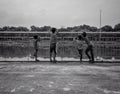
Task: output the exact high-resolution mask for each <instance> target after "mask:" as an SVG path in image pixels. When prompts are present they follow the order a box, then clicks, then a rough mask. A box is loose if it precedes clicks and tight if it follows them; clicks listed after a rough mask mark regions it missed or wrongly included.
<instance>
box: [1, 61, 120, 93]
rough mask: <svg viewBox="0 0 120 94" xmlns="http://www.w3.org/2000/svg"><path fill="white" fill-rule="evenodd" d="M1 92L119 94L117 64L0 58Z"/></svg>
mask: <svg viewBox="0 0 120 94" xmlns="http://www.w3.org/2000/svg"><path fill="white" fill-rule="evenodd" d="M0 94H120V64H110V63H104V64H88V63H84V64H79V63H78V62H72V63H67V64H66V63H64V62H62V64H61V63H58V64H51V63H49V62H48V63H45V64H44V63H40V62H38V63H35V62H32V63H26V62H24V63H17V62H14V63H12V62H7V63H6V62H0Z"/></svg>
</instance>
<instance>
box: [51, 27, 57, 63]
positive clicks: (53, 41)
mask: <svg viewBox="0 0 120 94" xmlns="http://www.w3.org/2000/svg"><path fill="white" fill-rule="evenodd" d="M51 31H52V34H51V38H50V61H51V62H52V55H53V62H54V63H56V44H57V32H56V28H52V29H51Z"/></svg>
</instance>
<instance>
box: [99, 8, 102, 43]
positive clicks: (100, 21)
mask: <svg viewBox="0 0 120 94" xmlns="http://www.w3.org/2000/svg"><path fill="white" fill-rule="evenodd" d="M101 13H102V10H100V37H99V41H101V24H102V21H101V20H102V15H101Z"/></svg>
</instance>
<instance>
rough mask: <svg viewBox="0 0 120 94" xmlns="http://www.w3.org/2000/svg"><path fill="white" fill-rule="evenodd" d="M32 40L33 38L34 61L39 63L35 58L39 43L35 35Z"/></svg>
mask: <svg viewBox="0 0 120 94" xmlns="http://www.w3.org/2000/svg"><path fill="white" fill-rule="evenodd" d="M33 38H34V49H35V52H34V57H35V61H39V60H38V59H37V56H38V42H39V41H40V39H39V38H38V36H37V35H35V36H33Z"/></svg>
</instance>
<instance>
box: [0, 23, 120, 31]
mask: <svg viewBox="0 0 120 94" xmlns="http://www.w3.org/2000/svg"><path fill="white" fill-rule="evenodd" d="M51 28H52V27H51V26H43V27H37V26H34V25H33V26H31V27H30V29H28V28H27V27H23V26H19V27H14V26H3V27H0V31H26V32H27V31H33V32H34V31H38V32H44V31H49V30H50V29H51ZM82 30H87V31H91V32H97V31H99V30H100V28H97V27H94V26H89V25H85V24H84V25H80V26H74V27H66V28H65V27H61V28H59V29H58V31H61V32H72V31H73V32H80V31H82ZM101 31H103V32H119V31H120V23H119V24H116V25H115V26H114V27H113V28H112V26H110V25H105V26H103V27H101Z"/></svg>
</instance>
